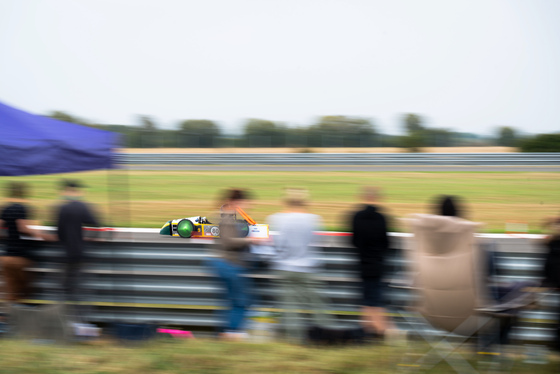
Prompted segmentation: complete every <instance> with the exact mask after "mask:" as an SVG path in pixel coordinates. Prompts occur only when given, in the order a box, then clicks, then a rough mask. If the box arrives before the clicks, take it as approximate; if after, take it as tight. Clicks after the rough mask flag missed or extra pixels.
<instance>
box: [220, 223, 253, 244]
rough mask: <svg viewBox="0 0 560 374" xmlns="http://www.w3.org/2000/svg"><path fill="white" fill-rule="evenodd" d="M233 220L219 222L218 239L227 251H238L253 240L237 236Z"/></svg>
mask: <svg viewBox="0 0 560 374" xmlns="http://www.w3.org/2000/svg"><path fill="white" fill-rule="evenodd" d="M237 235H238V234H237V228H236V227H235V222H228V221H226V222H222V223H221V224H220V239H221V241H222V245H223V247H224V249H226V250H228V251H238V250H241V249H243V248H245V247H246V246H248V245H250V244H251V243H252V242H253V239H251V238H239V237H238V236H237Z"/></svg>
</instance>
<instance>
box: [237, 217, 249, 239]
mask: <svg viewBox="0 0 560 374" xmlns="http://www.w3.org/2000/svg"><path fill="white" fill-rule="evenodd" d="M236 225H237V232H238V233H239V236H240V237H242V238H244V237H246V236H247V235H249V224H248V223H247V222H246V221H241V220H239V221H237V222H236Z"/></svg>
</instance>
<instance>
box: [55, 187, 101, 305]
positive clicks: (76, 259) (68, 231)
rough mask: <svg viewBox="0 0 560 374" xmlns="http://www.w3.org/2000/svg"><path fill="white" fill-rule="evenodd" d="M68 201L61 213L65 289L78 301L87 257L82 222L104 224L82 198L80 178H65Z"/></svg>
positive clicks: (59, 223) (64, 194) (58, 221)
mask: <svg viewBox="0 0 560 374" xmlns="http://www.w3.org/2000/svg"><path fill="white" fill-rule="evenodd" d="M62 189H63V190H62V195H63V198H64V199H65V202H64V203H63V204H62V205H61V206H60V208H59V210H58V215H57V228H58V231H57V234H58V240H59V242H60V244H61V245H62V247H63V250H64V254H65V256H64V257H65V258H64V279H63V285H62V286H63V290H64V297H65V299H66V301H78V300H79V299H80V297H81V295H80V280H81V270H82V267H83V265H84V262H85V260H86V255H85V248H84V247H85V243H84V236H83V232H82V226H83V225H88V226H100V225H99V222H98V220H97V219H96V217H95V216H94V214H93V212H92V211H91V209H90V208H89V206H88V205H87V204H86V203H84V202H83V201H81V197H82V192H81V185H80V183H79V182H77V181H72V180H65V181H63V182H62Z"/></svg>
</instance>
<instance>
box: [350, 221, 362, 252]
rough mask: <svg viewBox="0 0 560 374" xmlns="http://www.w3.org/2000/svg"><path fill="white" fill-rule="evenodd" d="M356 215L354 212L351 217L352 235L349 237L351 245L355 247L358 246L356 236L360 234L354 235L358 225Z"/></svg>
mask: <svg viewBox="0 0 560 374" xmlns="http://www.w3.org/2000/svg"><path fill="white" fill-rule="evenodd" d="M357 217H358V214H354V216H353V217H352V236H351V237H350V240H351V242H352V245H353V246H354V247H356V248H357V247H358V239H357V238H358V237H359V235H360V234H358V235H356V229H357V227H358V222H357Z"/></svg>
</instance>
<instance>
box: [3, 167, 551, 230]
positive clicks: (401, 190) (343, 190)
mask: <svg viewBox="0 0 560 374" xmlns="http://www.w3.org/2000/svg"><path fill="white" fill-rule="evenodd" d="M62 177H72V178H78V179H80V180H82V181H83V182H84V183H85V184H87V186H88V189H87V196H86V198H87V200H89V201H91V202H94V203H95V204H96V205H97V209H98V210H99V211H101V212H102V215H103V217H104V218H105V221H106V222H108V223H109V224H111V223H112V224H115V223H116V224H119V225H131V226H135V227H153V228H157V227H160V226H161V225H162V224H163V223H164V222H166V221H167V220H169V219H173V218H180V217H185V216H194V215H204V216H208V217H209V218H211V217H213V216H215V211H216V207H217V206H218V202H219V195H220V192H221V191H223V189H225V188H227V187H231V186H235V187H240V188H249V189H251V190H252V191H253V193H254V198H255V199H254V201H253V204H252V207H251V209H250V214H251V215H252V216H253V218H255V219H256V220H257V221H259V222H263V221H264V220H265V219H266V216H268V215H269V214H271V213H274V212H277V211H278V210H280V209H281V196H282V188H283V187H285V186H296V187H306V188H308V189H309V190H310V192H311V197H312V203H311V207H310V209H311V211H312V212H314V213H317V214H320V215H321V216H322V217H323V220H324V223H325V227H326V228H327V229H331V230H346V229H347V227H348V225H347V223H348V217H349V214H350V213H351V212H352V211H353V210H354V209H356V203H357V192H358V190H359V188H360V186H363V185H375V186H379V187H381V188H382V190H383V194H384V196H383V201H382V204H383V206H384V207H385V211H386V212H387V213H388V214H389V215H390V216H392V217H394V218H398V217H403V216H405V215H406V214H409V213H421V212H430V211H431V205H430V203H431V201H432V200H433V198H434V197H435V196H436V195H439V194H453V195H459V196H461V197H463V198H464V201H465V203H466V208H467V218H469V219H473V220H476V221H480V222H484V223H485V226H484V229H483V231H486V232H503V231H504V230H505V224H506V222H525V223H528V224H529V228H530V230H531V231H532V232H538V230H539V228H540V222H541V220H542V218H543V217H547V216H551V215H556V214H558V213H560V193H558V191H560V173H553V172H530V173H529V172H343V171H341V172H332V171H328V172H280V171H279V172H273V171H271V172H258V171H255V172H251V171H243V172H241V171H239V172H234V171H232V172H222V171H129V172H128V177H127V178H125V177H123V176H122V175H113V174H109V173H107V172H104V171H99V172H84V173H74V174H72V175H64V176H62V175H46V176H29V177H19V178H6V177H3V178H0V185H5V182H7V181H10V180H21V181H27V182H29V183H30V184H31V186H32V197H33V199H32V204H33V206H34V207H36V213H37V214H36V217H37V218H39V219H40V220H41V221H43V222H46V223H48V222H49V221H50V220H51V218H50V217H51V216H52V214H51V211H52V207H53V206H54V205H55V203H56V200H57V198H58V196H57V183H58V181H59V180H60V179H61V178H62ZM126 179H128V181H126ZM127 184H128V186H129V188H128V189H127V188H126V185H127ZM109 191H110V193H109ZM126 191H129V192H128V193H127V192H126ZM127 196H128V197H129V198H128V197H127ZM125 210H127V211H129V212H130V215H129V216H130V219H123V217H124V215H123V212H124V211H125ZM392 226H393V229H396V230H402V227H400V225H399V221H398V220H397V219H393V220H392Z"/></svg>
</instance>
